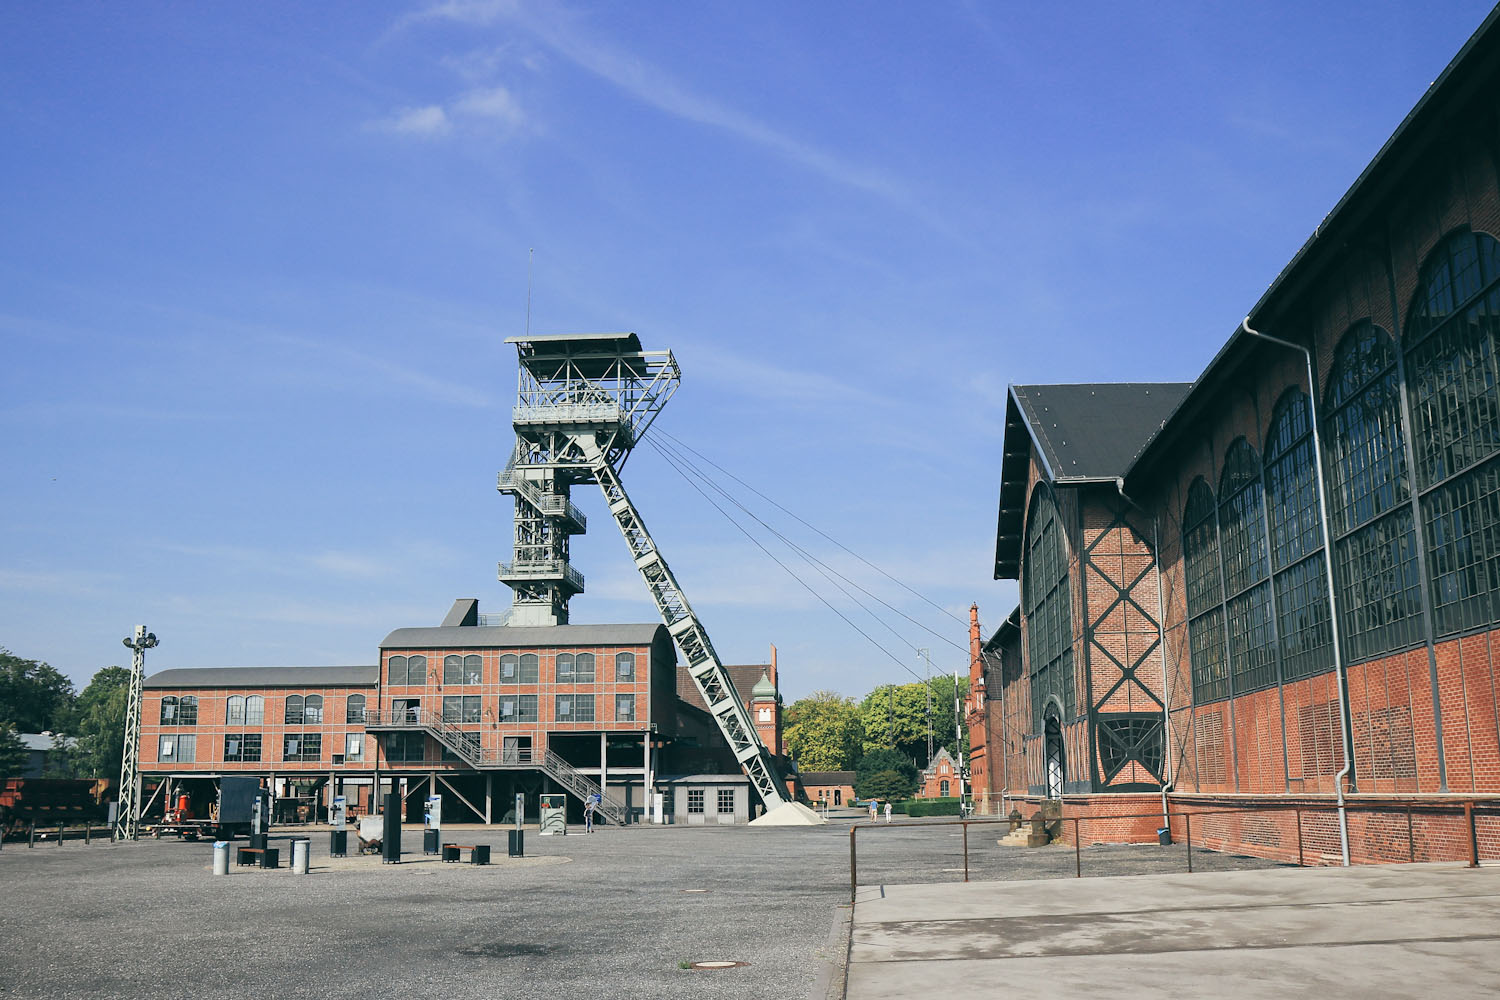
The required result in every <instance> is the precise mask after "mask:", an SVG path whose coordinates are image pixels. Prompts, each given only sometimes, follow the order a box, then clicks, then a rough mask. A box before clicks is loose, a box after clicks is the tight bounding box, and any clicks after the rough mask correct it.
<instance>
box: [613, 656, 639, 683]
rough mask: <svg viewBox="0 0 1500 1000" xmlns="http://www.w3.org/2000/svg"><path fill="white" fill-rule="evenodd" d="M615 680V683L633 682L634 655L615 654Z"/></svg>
mask: <svg viewBox="0 0 1500 1000" xmlns="http://www.w3.org/2000/svg"><path fill="white" fill-rule="evenodd" d="M615 680H616V681H633V680H635V654H634V653H616V654H615Z"/></svg>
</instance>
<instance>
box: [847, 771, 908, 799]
mask: <svg viewBox="0 0 1500 1000" xmlns="http://www.w3.org/2000/svg"><path fill="white" fill-rule="evenodd" d="M911 793H912V787H911V783H910V782H909V781H907V780H906V776H905V775H903V774H902V773H901V772H900V771H876V772H875V773H874V774H872V775H870V778H869V780H868V781H866V782H865V790H864V791H863V792H861V793H859V795H860V798H865V799H888V800H899V799H904V798H907V797H908V796H910V795H911Z"/></svg>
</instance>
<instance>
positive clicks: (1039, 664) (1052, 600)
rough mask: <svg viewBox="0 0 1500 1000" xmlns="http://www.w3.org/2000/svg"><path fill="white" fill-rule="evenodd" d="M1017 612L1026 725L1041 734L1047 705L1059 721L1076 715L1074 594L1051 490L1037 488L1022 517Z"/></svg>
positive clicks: (1061, 528)
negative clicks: (1027, 679)
mask: <svg viewBox="0 0 1500 1000" xmlns="http://www.w3.org/2000/svg"><path fill="white" fill-rule="evenodd" d="M1023 558H1024V559H1025V563H1024V565H1023V566H1022V571H1021V578H1022V580H1023V581H1024V582H1023V584H1022V591H1023V593H1022V605H1023V607H1022V613H1023V614H1024V616H1025V625H1026V635H1027V648H1028V649H1029V651H1030V653H1031V720H1032V726H1033V729H1034V730H1035V731H1036V732H1038V733H1040V732H1041V731H1042V725H1043V716H1044V714H1045V709H1046V706H1047V704H1048V703H1049V702H1053V701H1055V702H1056V703H1057V704H1058V705H1059V706H1060V709H1061V712H1062V715H1063V718H1065V719H1071V718H1072V717H1073V716H1074V714H1075V709H1074V692H1073V595H1072V592H1071V589H1070V587H1069V584H1068V552H1067V541H1066V539H1065V537H1064V535H1063V526H1062V521H1061V520H1060V519H1059V517H1058V513H1057V501H1056V500H1055V499H1054V498H1053V496H1052V490H1051V489H1050V488H1049V487H1048V486H1046V485H1045V484H1042V485H1039V486H1038V487H1037V488H1036V491H1035V492H1034V493H1033V494H1032V497H1031V509H1030V510H1029V511H1028V512H1027V524H1026V551H1025V552H1024V553H1023Z"/></svg>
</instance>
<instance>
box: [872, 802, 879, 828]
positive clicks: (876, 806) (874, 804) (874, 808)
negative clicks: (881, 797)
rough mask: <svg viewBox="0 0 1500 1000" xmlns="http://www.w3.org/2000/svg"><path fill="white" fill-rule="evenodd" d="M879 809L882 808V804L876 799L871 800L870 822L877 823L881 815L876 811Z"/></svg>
mask: <svg viewBox="0 0 1500 1000" xmlns="http://www.w3.org/2000/svg"><path fill="white" fill-rule="evenodd" d="M879 807H880V803H879V802H878V801H876V800H875V799H871V800H870V822H871V823H873V822H875V819H876V817H877V816H878V815H879V814H878V813H877V812H876V810H877V809H878V808H879Z"/></svg>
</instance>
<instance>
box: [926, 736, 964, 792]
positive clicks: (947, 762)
mask: <svg viewBox="0 0 1500 1000" xmlns="http://www.w3.org/2000/svg"><path fill="white" fill-rule="evenodd" d="M918 779H919V782H920V783H919V784H918V785H917V795H916V797H917V798H919V799H936V798H950V797H954V798H956V797H958V796H959V795H961V794H963V775H962V774H961V773H960V768H959V764H958V761H956V760H954V759H953V755H952V754H950V753H949V752H948V748H947V747H938V749H937V753H935V754H933V755H932V760H931V761H930V762H928V764H927V766H926V767H925V768H923V769H922V771H921V772H920V773H919V774H918Z"/></svg>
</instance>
